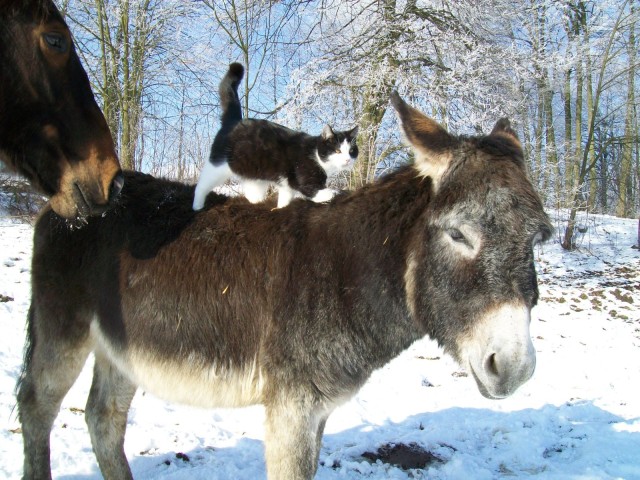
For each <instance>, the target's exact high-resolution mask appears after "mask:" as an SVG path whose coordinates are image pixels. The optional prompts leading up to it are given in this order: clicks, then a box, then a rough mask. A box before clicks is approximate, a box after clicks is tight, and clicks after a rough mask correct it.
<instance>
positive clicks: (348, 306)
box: [297, 167, 431, 373]
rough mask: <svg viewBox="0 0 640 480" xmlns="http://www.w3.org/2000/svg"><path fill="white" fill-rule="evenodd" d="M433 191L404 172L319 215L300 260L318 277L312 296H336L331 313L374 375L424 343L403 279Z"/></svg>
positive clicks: (312, 221) (409, 170)
mask: <svg viewBox="0 0 640 480" xmlns="http://www.w3.org/2000/svg"><path fill="white" fill-rule="evenodd" d="M430 188H431V186H430V182H429V181H425V180H424V179H422V178H418V177H417V175H416V173H415V170H414V169H413V168H412V167H406V168H403V169H400V170H399V171H398V172H395V173H393V174H391V175H390V176H389V177H387V178H385V179H383V180H381V181H379V182H376V183H375V184H372V185H369V186H367V187H364V188H363V189H361V190H359V191H357V192H354V193H352V194H350V195H347V196H345V197H341V198H337V199H336V200H335V201H334V202H333V204H331V205H330V206H328V207H327V208H326V209H315V208H314V209H313V212H312V213H311V215H310V218H309V220H308V229H307V230H308V232H309V237H308V240H307V241H303V242H302V244H301V245H300V247H299V250H298V252H297V254H301V255H302V256H303V258H305V260H303V262H304V263H301V265H305V269H308V268H312V269H316V271H315V272H314V274H315V275H314V277H315V278H317V279H319V280H318V283H319V285H315V286H314V288H315V289H316V290H317V291H320V290H322V291H323V293H326V291H325V290H328V291H333V292H334V293H335V294H334V295H326V298H327V301H328V302H332V304H330V305H328V306H327V307H326V308H327V311H328V312H330V314H332V315H334V316H335V317H336V318H340V323H341V327H342V329H343V331H344V332H345V335H347V336H351V337H352V342H351V345H350V348H352V349H353V350H359V351H358V352H357V353H358V355H359V356H360V360H361V362H360V364H361V365H368V366H370V367H371V368H372V369H373V368H377V367H380V366H382V365H384V364H385V363H386V362H388V361H389V360H390V359H391V358H393V357H395V356H396V355H398V354H399V353H400V352H401V351H402V350H404V349H406V348H407V347H408V346H409V345H410V344H411V343H412V342H413V341H415V340H416V339H418V338H420V337H422V336H423V335H424V332H423V331H421V330H420V329H419V327H418V325H417V324H416V323H414V321H413V320H412V318H411V315H410V313H409V310H408V307H407V301H406V291H405V285H404V276H405V271H406V268H407V261H406V260H407V254H408V249H409V242H410V238H411V236H412V234H413V232H414V230H415V228H414V225H415V223H416V220H417V219H418V217H419V216H420V215H421V213H422V212H424V210H425V206H426V204H427V203H428V201H429V197H430V193H429V192H430ZM316 212H317V213H316ZM309 242H312V243H313V245H312V244H308V243H309ZM305 252H306V253H305ZM336 283H337V285H336ZM363 373H365V372H363ZM369 373H370V372H369Z"/></svg>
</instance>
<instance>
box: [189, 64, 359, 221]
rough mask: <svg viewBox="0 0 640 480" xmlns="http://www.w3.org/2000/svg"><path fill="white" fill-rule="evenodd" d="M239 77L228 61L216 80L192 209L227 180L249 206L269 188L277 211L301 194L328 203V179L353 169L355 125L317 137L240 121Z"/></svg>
mask: <svg viewBox="0 0 640 480" xmlns="http://www.w3.org/2000/svg"><path fill="white" fill-rule="evenodd" d="M243 76H244V67H243V66H242V65H241V64H239V63H232V64H231V65H229V70H228V72H227V73H226V75H225V76H224V78H223V79H222V81H221V82H220V86H219V93H220V105H221V106H222V116H221V126H220V130H219V131H218V133H217V134H216V136H215V138H214V141H213V145H212V146H211V154H210V155H209V160H208V161H207V162H205V165H204V167H203V169H202V171H201V173H200V178H199V179H198V184H197V185H196V189H195V193H194V199H193V209H194V210H201V209H202V208H203V207H204V203H205V198H206V196H207V195H208V193H209V192H210V191H211V190H212V189H213V188H214V187H217V186H218V185H222V184H223V183H224V182H226V181H227V180H228V179H229V178H230V177H231V176H236V177H238V178H239V179H240V181H241V183H242V184H243V187H244V194H245V197H246V198H247V199H248V200H249V201H250V202H251V203H257V202H261V201H262V200H264V199H265V197H266V195H267V191H268V189H269V187H270V186H272V185H274V186H275V187H276V189H277V190H278V208H282V207H285V206H286V205H288V204H289V202H290V201H291V200H292V199H293V198H294V197H295V196H300V195H301V196H303V197H305V198H307V199H310V200H313V201H314V202H326V201H329V200H331V199H332V198H333V196H334V195H335V194H336V193H337V191H336V190H333V189H330V188H327V177H328V176H329V175H332V174H335V173H337V172H340V171H342V170H347V169H349V168H351V167H352V166H353V163H354V162H355V160H356V158H357V156H358V147H357V145H356V136H357V134H358V127H357V126H356V127H355V128H353V129H351V130H348V131H344V132H334V131H333V129H332V128H331V127H330V126H329V125H326V126H325V127H324V128H323V130H322V133H321V135H319V136H312V135H308V134H306V133H303V132H298V131H295V130H291V129H289V128H287V127H284V126H282V125H279V124H277V123H274V122H270V121H267V120H259V119H244V120H243V119H242V107H241V105H240V98H239V97H238V85H239V84H240V81H241V80H242V77H243Z"/></svg>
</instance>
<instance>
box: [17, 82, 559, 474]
mask: <svg viewBox="0 0 640 480" xmlns="http://www.w3.org/2000/svg"><path fill="white" fill-rule="evenodd" d="M392 103H393V105H394V107H395V109H396V110H397V112H398V115H399V118H400V121H401V124H402V128H403V130H404V133H405V136H406V138H407V140H408V142H409V144H410V145H411V146H412V147H413V150H414V152H415V155H416V159H415V164H414V165H405V166H403V167H400V168H399V169H398V170H397V171H395V172H393V173H391V174H389V175H388V176H386V177H384V178H382V179H380V180H378V181H376V182H375V183H373V184H371V185H368V186H365V187H363V188H361V189H359V190H357V191H355V192H352V193H345V194H341V195H338V196H337V197H335V198H334V199H333V200H332V201H331V202H329V203H327V204H317V203H313V202H305V201H302V200H298V201H294V202H292V203H291V204H290V205H289V206H288V207H286V208H283V209H279V210H273V211H272V207H273V206H274V205H272V204H266V203H263V204H255V205H252V204H249V203H247V201H246V200H244V199H242V198H228V197H225V196H222V195H218V194H216V193H210V194H209V195H208V197H207V201H206V204H205V209H204V210H202V211H199V212H194V211H192V209H191V200H192V199H193V187H192V186H187V185H183V184H179V183H176V182H171V181H167V180H160V179H156V178H153V177H151V176H148V175H144V174H141V173H133V172H131V173H127V174H126V181H125V187H124V189H123V192H122V194H121V196H120V197H119V198H118V200H117V202H116V205H115V206H114V208H113V209H111V210H109V211H108V212H107V213H106V214H104V215H103V216H102V217H92V218H90V219H89V220H88V224H87V225H86V226H85V227H84V228H82V229H70V228H68V227H67V226H66V224H65V222H64V221H62V220H61V219H60V218H59V217H57V216H56V215H55V214H53V213H52V212H51V211H44V213H43V214H42V215H41V217H40V218H39V220H38V222H37V224H36V227H35V239H34V252H33V269H32V276H33V277H32V289H33V297H32V303H31V307H30V310H29V314H28V333H27V347H26V353H25V363H24V367H23V373H22V375H21V378H20V380H19V384H18V394H17V396H18V408H19V418H20V421H21V422H22V432H23V436H24V478H26V479H32V478H38V479H42V478H50V466H49V451H50V450H49V448H50V445H49V435H50V431H51V428H52V424H53V421H54V419H55V417H56V415H57V414H58V410H59V408H60V404H61V401H62V399H63V397H64V395H65V394H66V393H67V391H68V389H69V388H70V387H71V385H72V384H73V383H74V381H75V380H76V378H77V376H78V374H79V372H80V371H81V369H82V367H83V365H84V363H85V361H86V359H87V356H88V355H89V353H90V352H93V353H94V356H95V367H94V374H93V375H94V376H93V384H92V386H91V391H90V393H89V398H88V401H87V408H86V418H87V423H88V428H89V432H90V435H91V440H92V444H93V449H94V452H95V454H96V457H97V459H98V463H99V466H100V469H101V471H102V474H103V475H104V478H106V479H130V478H132V476H131V471H130V469H129V465H128V463H127V460H126V457H125V454H124V451H123V443H124V434H125V429H126V423H127V412H128V410H129V406H130V402H131V399H132V398H133V396H134V392H135V391H136V388H137V387H139V386H140V387H142V388H144V389H145V390H147V391H149V392H152V393H154V394H156V395H158V396H160V397H163V398H165V399H168V400H170V401H175V402H184V403H188V404H193V405H199V406H205V407H230V406H245V405H250V404H257V403H260V404H263V405H264V406H265V411H266V421H265V457H266V470H267V474H268V478H269V479H270V480H275V479H287V480H288V479H310V478H312V477H313V476H314V474H315V472H316V468H317V464H318V455H319V451H320V443H321V438H322V433H323V429H324V426H325V422H326V420H327V417H328V416H329V414H330V413H331V412H332V411H333V410H334V409H335V408H336V407H337V406H338V405H340V404H341V403H343V402H345V401H346V400H347V399H348V398H349V397H350V396H352V395H354V394H355V393H356V392H357V391H358V389H359V388H360V387H361V386H362V385H363V384H364V382H365V381H366V380H367V378H368V377H369V376H370V375H371V373H372V371H373V370H374V369H377V368H379V367H382V366H383V365H385V364H386V363H387V362H388V361H390V360H391V359H392V358H394V357H395V356H397V355H398V354H399V353H400V352H402V351H403V350H404V349H406V348H408V347H409V346H410V345H411V343H412V342H414V341H415V340H417V339H420V338H422V337H424V336H426V335H429V336H430V337H431V338H433V339H436V340H437V341H438V342H439V343H440V344H441V345H442V346H443V347H444V348H445V349H446V351H447V352H449V353H450V354H451V355H452V356H453V357H455V359H457V361H458V362H459V363H460V364H461V365H463V366H465V367H466V368H467V369H468V371H469V372H471V374H472V376H473V378H474V379H475V381H476V383H477V386H478V388H479V390H480V392H481V393H482V394H483V395H484V396H486V397H489V398H503V397H506V396H508V395H510V394H512V393H513V392H514V391H515V390H516V389H517V388H518V387H519V386H520V385H521V384H522V383H523V382H525V381H526V380H528V379H529V378H530V377H531V375H532V373H533V371H534V367H535V350H534V348H533V345H532V343H531V338H530V334H529V323H530V311H531V308H532V307H533V306H534V305H535V304H536V302H537V299H538V288H537V280H536V272H535V268H534V254H533V247H534V245H535V244H536V243H537V242H541V241H544V240H546V239H547V238H548V237H549V236H550V234H551V228H552V227H551V224H550V223H549V219H548V218H547V215H546V214H545V212H544V210H543V207H542V204H541V202H540V199H539V197H538V195H537V194H536V192H535V191H534V189H533V187H532V185H531V183H530V182H529V180H528V179H527V175H526V172H525V165H524V161H523V152H522V150H521V147H520V143H519V142H518V139H517V138H516V136H515V134H514V132H513V131H512V130H511V128H510V126H509V123H508V121H506V120H501V121H499V122H498V123H497V124H496V126H495V128H494V129H493V131H492V132H491V134H490V135H488V136H482V137H474V138H465V137H457V136H453V135H450V134H449V133H448V132H447V131H446V130H445V129H444V128H443V127H441V126H440V125H439V124H438V123H436V122H435V121H434V120H432V119H429V118H428V117H426V116H424V115H423V114H422V113H420V112H419V111H418V110H416V109H414V108H412V107H410V106H409V105H407V104H406V103H405V102H404V101H403V100H402V99H401V98H400V97H399V96H398V95H397V94H394V95H393V97H392ZM69 251H73V252H74V255H73V256H69V255H68V252H69Z"/></svg>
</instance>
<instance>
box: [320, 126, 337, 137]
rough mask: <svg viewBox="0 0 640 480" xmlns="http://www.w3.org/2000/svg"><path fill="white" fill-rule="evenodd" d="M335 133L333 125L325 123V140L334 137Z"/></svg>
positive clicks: (323, 133) (323, 130) (323, 131)
mask: <svg viewBox="0 0 640 480" xmlns="http://www.w3.org/2000/svg"><path fill="white" fill-rule="evenodd" d="M334 135H335V134H334V133H333V130H332V129H331V127H330V126H329V125H325V126H324V128H323V129H322V139H323V140H329V139H330V138H333V137H334Z"/></svg>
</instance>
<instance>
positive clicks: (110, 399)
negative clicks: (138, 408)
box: [86, 352, 136, 480]
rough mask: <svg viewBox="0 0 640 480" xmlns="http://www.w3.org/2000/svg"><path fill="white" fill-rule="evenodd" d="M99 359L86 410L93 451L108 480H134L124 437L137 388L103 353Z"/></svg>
mask: <svg viewBox="0 0 640 480" xmlns="http://www.w3.org/2000/svg"><path fill="white" fill-rule="evenodd" d="M95 357H96V362H95V366H94V369H93V383H92V384H91V391H90V392H89V399H88V401H87V410H86V417H87V425H88V426H89V433H90V435H91V444H92V445H93V451H94V453H95V454H96V458H97V459H98V465H100V471H101V472H102V476H103V477H104V478H105V480H126V479H131V478H133V477H132V476H131V470H130V469H129V463H128V462H127V457H126V456H125V454H124V434H125V430H126V428H127V414H128V412H129V406H130V405H131V400H133V396H134V394H135V393H136V386H135V385H133V384H132V383H131V382H130V381H129V380H128V379H127V378H125V377H124V376H123V375H122V374H121V373H120V372H119V371H118V370H117V369H116V368H115V367H114V366H113V365H112V364H111V362H109V360H107V359H106V358H105V357H104V356H103V355H102V354H100V353H99V352H96V354H95Z"/></svg>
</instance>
